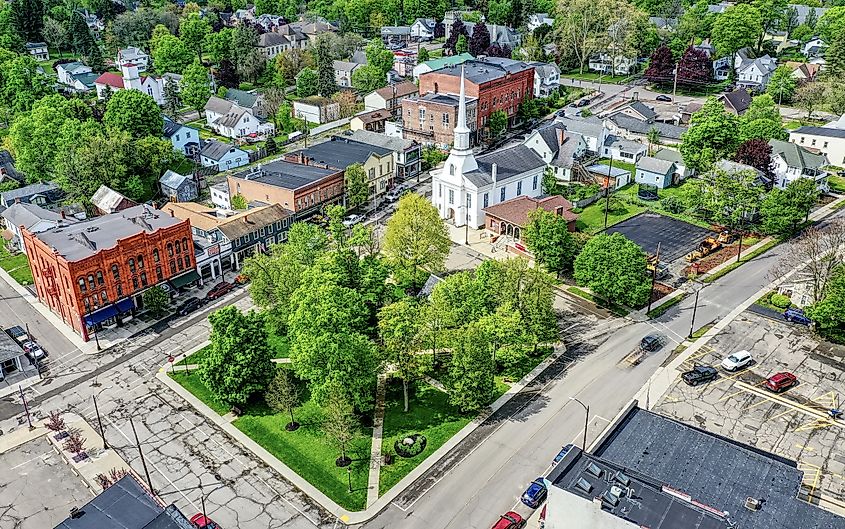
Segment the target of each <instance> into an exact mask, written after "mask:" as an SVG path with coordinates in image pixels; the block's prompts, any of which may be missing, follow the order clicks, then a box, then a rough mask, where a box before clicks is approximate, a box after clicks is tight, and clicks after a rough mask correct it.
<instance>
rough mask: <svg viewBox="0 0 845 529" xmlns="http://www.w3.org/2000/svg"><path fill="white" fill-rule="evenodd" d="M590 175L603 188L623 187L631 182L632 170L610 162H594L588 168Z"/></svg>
mask: <svg viewBox="0 0 845 529" xmlns="http://www.w3.org/2000/svg"><path fill="white" fill-rule="evenodd" d="M586 169H587V173H588V174H589V177H590V178H591V179H592V180H593V182H595V183H596V184H598V185H600V186H601V187H602V188H610V189H621V188H623V187H625V186H626V185H628V184H630V183H631V171H628V170H626V169H621V168H619V167H611V166H610V165H608V164H603V163H599V164H593V165H590V166H589V167H587V168H586Z"/></svg>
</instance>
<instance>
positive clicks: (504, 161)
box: [464, 144, 546, 188]
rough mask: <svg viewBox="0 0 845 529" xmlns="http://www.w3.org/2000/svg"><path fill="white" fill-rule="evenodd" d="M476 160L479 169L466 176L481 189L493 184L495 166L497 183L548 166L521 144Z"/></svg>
mask: <svg viewBox="0 0 845 529" xmlns="http://www.w3.org/2000/svg"><path fill="white" fill-rule="evenodd" d="M475 160H476V162H477V163H478V169H476V170H475V171H472V172H469V173H466V174H465V175H464V176H466V177H467V179H468V180H469V181H470V182H472V183H473V184H474V185H475V186H476V187H479V188H480V187H484V186H486V185H490V184H492V183H493V164H495V165H496V180H497V181H502V180H507V179H508V178H511V177H514V176H517V175H520V174H523V173H526V172H528V171H532V170H535V169H540V168H542V167H545V166H546V163H545V162H544V161H543V159H542V158H541V157H540V155H539V154H537V153H536V152H534V151H533V150H531V149H529V148H528V147H526V146H525V145H521V144H520V145H515V146H513V147H508V148H506V149H499V150H497V151H493V152H491V153H488V154H482V155H481V156H478V157H476V159H475Z"/></svg>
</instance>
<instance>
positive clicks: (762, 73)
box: [735, 54, 778, 91]
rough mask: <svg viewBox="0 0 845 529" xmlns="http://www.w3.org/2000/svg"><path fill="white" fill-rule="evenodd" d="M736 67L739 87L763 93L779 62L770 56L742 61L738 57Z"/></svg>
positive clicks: (743, 59)
mask: <svg viewBox="0 0 845 529" xmlns="http://www.w3.org/2000/svg"><path fill="white" fill-rule="evenodd" d="M738 55H741V54H738ZM735 67H736V71H737V80H736V84H737V86H739V87H746V88H750V89H752V90H757V91H763V90H765V89H766V85H767V84H769V78H770V77H771V76H772V73H774V71H775V69H776V68H777V67H778V62H777V59H774V58H772V57H769V56H768V55H763V56H762V57H757V58H756V59H752V58H742V59H740V58H739V57H737V63H736V64H735Z"/></svg>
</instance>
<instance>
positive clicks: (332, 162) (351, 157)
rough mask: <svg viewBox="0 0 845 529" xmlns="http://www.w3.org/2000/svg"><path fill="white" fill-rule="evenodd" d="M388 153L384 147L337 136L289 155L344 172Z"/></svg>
mask: <svg viewBox="0 0 845 529" xmlns="http://www.w3.org/2000/svg"><path fill="white" fill-rule="evenodd" d="M390 152H391V151H390V150H389V149H385V148H384V147H376V146H373V145H367V144H364V143H358V142H355V141H349V140H347V139H345V138H341V137H338V136H332V138H331V140H329V141H327V142H323V143H318V144H317V145H312V146H310V147H308V148H307V149H302V150H299V151H295V152H293V153H291V155H299V154H300V153H301V154H304V155H305V156H306V157H307V158H308V159H309V160H310V161H311V162H313V163H318V164H323V165H327V166H329V167H334V168H336V169H341V170H345V169H346V168H347V167H349V166H350V165H352V164H355V163H360V164H363V163H364V162H366V161H367V159H369V157H370V156H371V155H373V154H375V155H376V156H378V157H383V156H386V155H388V154H390Z"/></svg>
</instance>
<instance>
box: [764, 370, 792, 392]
mask: <svg viewBox="0 0 845 529" xmlns="http://www.w3.org/2000/svg"><path fill="white" fill-rule="evenodd" d="M797 383H798V377H796V376H795V375H793V374H792V373H790V372H788V371H783V372H781V373H775V374H774V375H772V376H770V377H769V378H768V379H766V389H768V390H771V391H774V392H775V393H780V392H781V391H786V390H787V389H789V388H791V387H792V386H794V385H795V384H797Z"/></svg>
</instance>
